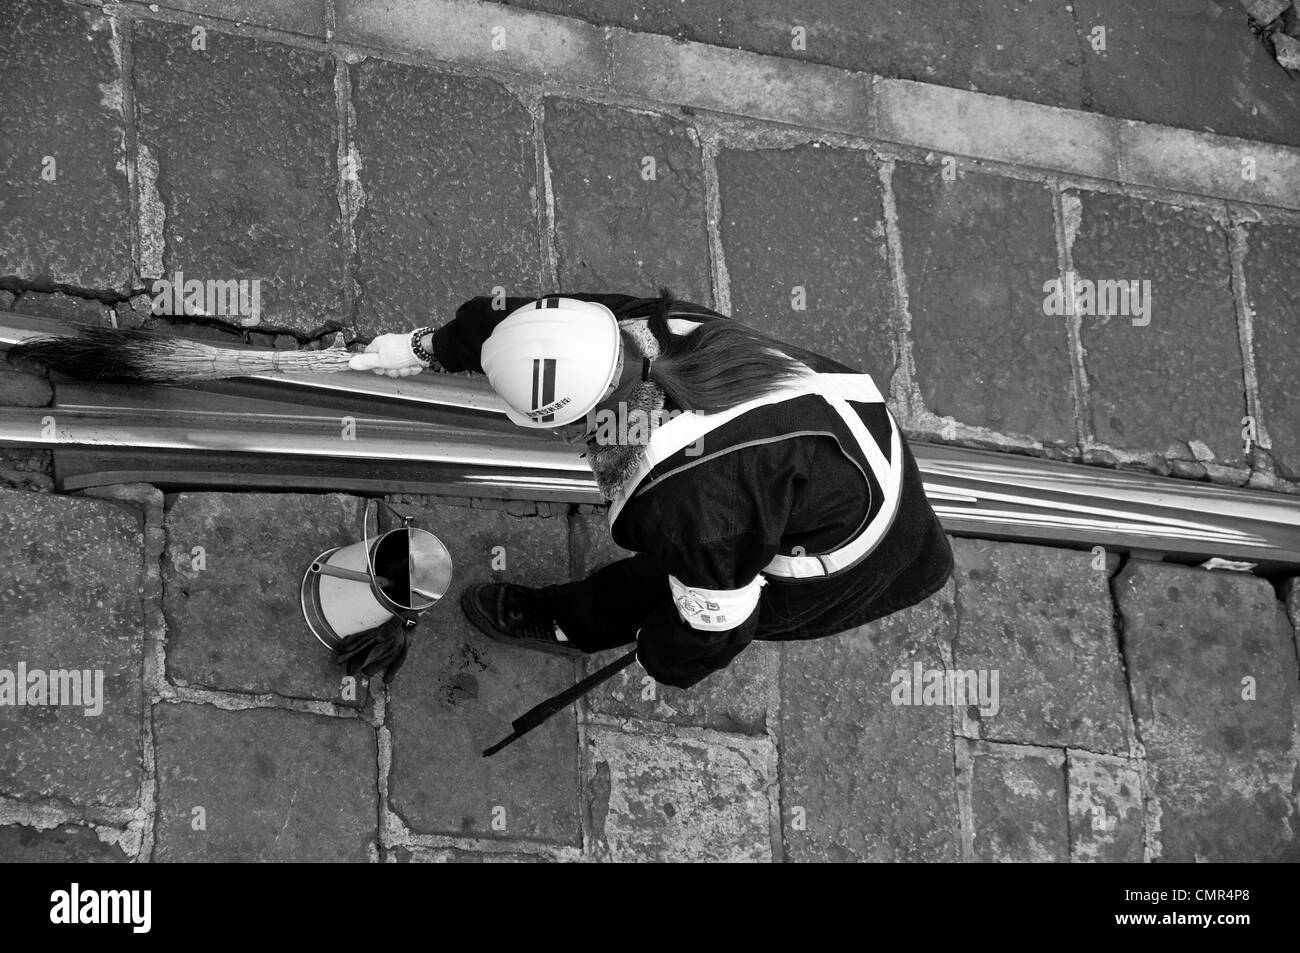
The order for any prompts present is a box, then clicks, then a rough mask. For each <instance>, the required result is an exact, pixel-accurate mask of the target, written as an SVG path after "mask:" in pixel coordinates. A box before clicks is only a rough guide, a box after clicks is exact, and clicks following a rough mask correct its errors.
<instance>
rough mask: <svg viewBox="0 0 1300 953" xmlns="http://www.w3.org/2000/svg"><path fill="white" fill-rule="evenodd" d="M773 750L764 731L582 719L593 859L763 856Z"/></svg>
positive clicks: (767, 845)
mask: <svg viewBox="0 0 1300 953" xmlns="http://www.w3.org/2000/svg"><path fill="white" fill-rule="evenodd" d="M771 757H772V752H771V744H770V742H768V741H767V740H766V739H761V740H760V739H746V738H736V739H734V740H727V741H724V740H722V736H718V737H716V738H709V739H708V740H704V739H700V738H695V737H689V736H685V735H660V734H634V733H629V732H622V731H615V730H612V729H608V728H599V727H595V726H590V727H588V729H587V750H586V758H585V763H584V768H583V770H584V772H585V773H586V780H587V797H588V800H589V805H588V808H589V810H590V812H591V814H590V816H591V825H592V840H593V848H592V849H593V853H594V855H595V857H596V858H597V859H600V860H608V861H613V862H616V863H626V862H636V861H642V862H645V861H654V862H700V861H710V862H725V863H738V862H767V861H770V860H771V859H772V842H771V828H770V821H771V817H770V812H771V808H770V802H769V797H770V794H769V786H770V784H771V777H770V775H769V769H768V764H769V763H770V761H771Z"/></svg>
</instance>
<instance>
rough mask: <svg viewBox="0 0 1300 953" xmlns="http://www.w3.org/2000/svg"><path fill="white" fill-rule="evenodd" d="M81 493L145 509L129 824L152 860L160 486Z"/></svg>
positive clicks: (162, 640) (163, 539) (161, 667)
mask: <svg viewBox="0 0 1300 953" xmlns="http://www.w3.org/2000/svg"><path fill="white" fill-rule="evenodd" d="M77 495H78V496H82V497H87V498H91V499H100V500H108V501H112V502H118V503H123V504H126V505H129V506H131V507H132V508H134V509H136V510H137V511H138V512H139V514H140V522H141V541H142V544H143V551H142V553H141V566H140V602H141V619H142V622H143V632H142V638H141V646H140V651H141V673H140V674H141V683H140V707H141V712H140V733H139V735H138V738H139V742H140V786H139V800H138V804H139V814H138V816H137V817H136V818H134V819H133V820H132V821H131V823H130V824H129V825H128V830H127V834H126V835H124V836H126V837H129V838H130V842H131V849H130V850H129V851H128V853H129V854H130V856H131V857H132V858H133V859H134V861H135V862H136V863H142V862H145V861H147V860H148V859H149V858H150V856H151V855H152V853H153V842H154V824H155V821H156V808H157V793H158V776H157V751H156V747H155V739H154V731H153V706H154V704H155V703H156V702H157V700H158V698H159V694H160V687H161V685H162V684H163V683H164V680H165V675H164V673H165V665H166V662H165V646H166V638H167V623H166V614H165V612H164V610H163V590H164V584H163V576H162V566H163V559H164V558H165V555H166V549H167V531H166V525H165V522H164V513H163V502H164V496H163V493H162V491H161V490H159V489H158V488H157V487H155V486H153V485H151V484H147V483H134V484H125V485H120V486H106V487H93V488H90V489H87V490H83V491H81V492H80V493H79V494H77Z"/></svg>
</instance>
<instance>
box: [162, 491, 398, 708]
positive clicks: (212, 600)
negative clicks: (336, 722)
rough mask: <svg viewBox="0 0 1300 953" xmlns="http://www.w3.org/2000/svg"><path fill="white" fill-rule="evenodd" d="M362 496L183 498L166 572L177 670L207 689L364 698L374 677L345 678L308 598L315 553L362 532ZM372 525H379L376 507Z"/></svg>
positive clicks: (172, 668)
mask: <svg viewBox="0 0 1300 953" xmlns="http://www.w3.org/2000/svg"><path fill="white" fill-rule="evenodd" d="M362 502H363V501H361V500H359V499H357V498H356V497H350V496H344V495H342V494H337V493H335V494H329V495H320V496H316V495H309V494H295V493H185V494H182V495H180V496H179V497H177V498H176V499H175V501H174V502H173V503H172V505H171V507H170V508H169V509H168V510H167V514H166V517H165V526H166V530H167V549H166V552H165V553H164V556H163V574H162V577H163V611H164V613H165V615H166V618H167V671H168V676H169V677H170V678H171V679H172V680H173V681H175V682H177V683H179V684H183V685H191V686H196V687H201V688H215V689H222V690H225V691H235V692H249V693H254V694H261V693H264V692H273V693H275V694H277V695H284V696H286V697H291V698H318V699H321V700H324V701H333V702H336V703H338V704H342V705H362V704H364V703H365V701H366V692H367V685H366V682H367V679H364V678H362V679H355V680H354V679H346V677H345V676H346V673H345V672H344V671H343V669H342V668H340V667H339V666H338V665H337V664H336V663H335V662H334V659H333V657H332V656H331V654H330V653H329V651H328V650H327V649H326V648H325V646H323V645H322V644H321V643H320V642H319V641H317V640H316V638H315V637H314V636H313V635H312V634H311V630H310V629H309V628H308V627H307V623H306V621H305V620H304V619H303V614H302V605H301V600H300V587H301V584H302V577H303V573H305V572H306V571H307V567H308V566H309V565H311V562H312V560H313V559H315V558H316V557H317V556H319V555H320V554H321V553H323V552H325V551H326V550H330V549H333V548H335V547H337V546H344V545H350V544H352V543H355V542H360V541H361V539H362V529H361V521H362ZM370 526H371V532H372V533H373V532H374V526H375V523H374V517H373V515H372V517H371V521H370ZM200 550H201V552H200ZM357 585H358V586H361V585H362V584H360V583H358V584H357ZM349 696H350V697H349Z"/></svg>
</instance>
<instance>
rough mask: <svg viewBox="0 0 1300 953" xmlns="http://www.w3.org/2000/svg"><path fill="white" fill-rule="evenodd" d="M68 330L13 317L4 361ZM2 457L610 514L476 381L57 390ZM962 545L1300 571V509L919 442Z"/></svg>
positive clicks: (366, 378)
mask: <svg viewBox="0 0 1300 953" xmlns="http://www.w3.org/2000/svg"><path fill="white" fill-rule="evenodd" d="M72 327H73V325H72V324H70V323H68V322H60V321H54V320H51V319H47V318H34V317H30V316H27V315H19V314H11V313H6V312H0V350H7V348H8V347H9V346H11V345H12V344H14V343H16V342H17V341H20V340H23V339H25V338H27V337H30V336H32V335H34V334H42V333H60V332H66V331H68V330H70V329H71V328H72ZM0 446H16V447H35V448H43V449H48V450H51V451H53V459H54V471H55V482H56V486H57V487H58V489H60V490H64V491H72V490H78V489H85V488H88V487H93V486H103V485H108V484H114V483H131V482H147V483H153V484H155V485H158V486H160V487H162V488H163V489H164V490H168V491H178V490H185V489H207V490H231V489H236V490H264V491H298V492H319V491H333V492H352V493H359V494H370V495H379V494H386V493H428V494H450V495H464V496H479V497H495V498H505V499H532V500H545V501H555V502H572V503H599V502H601V498H600V495H599V493H598V492H597V489H596V484H595V480H594V479H593V477H592V475H591V471H590V470H589V469H588V467H587V466H586V463H585V462H584V461H583V460H582V458H581V456H580V454H581V452H582V448H581V447H576V446H573V445H570V444H566V443H565V442H564V441H563V440H562V439H561V438H560V437H559V435H558V434H555V433H553V432H550V431H526V430H522V429H520V428H516V427H514V426H513V425H512V424H511V423H510V422H509V421H508V420H507V419H506V418H505V416H504V408H503V404H502V402H501V401H500V399H499V398H498V397H497V396H496V395H495V394H494V393H493V392H492V391H491V389H490V388H489V387H488V385H487V383H486V381H484V380H482V379H481V378H469V377H463V376H457V375H436V374H421V375H419V376H418V377H413V378H403V379H396V380H394V379H390V378H386V377H380V376H377V375H374V374H369V373H352V372H344V373H339V374H316V375H311V374H308V375H265V376H258V377H249V378H241V379H238V380H230V381H219V382H213V383H205V384H199V385H190V386H186V387H122V386H115V385H92V384H85V383H74V382H67V381H57V380H56V381H55V382H54V402H53V405H52V406H50V407H38V408H29V407H0ZM911 447H912V451H913V454H914V455H915V457H916V460H917V465H918V466H919V468H920V470H921V474H922V478H923V482H924V485H925V491H926V494H927V496H928V497H929V499H930V501H931V504H932V505H933V506H934V509H935V512H936V513H937V514H938V515H939V518H940V520H941V521H942V522H943V524H944V527H945V528H946V529H947V530H948V531H949V532H950V533H953V534H954V535H959V536H973V537H980V538H986V539H997V540H1011V541H1018V542H1026V543H1038V544H1042V545H1052V546H1066V547H1072V548H1084V549H1087V548H1092V547H1095V546H1102V547H1104V548H1105V549H1106V550H1108V551H1111V552H1140V553H1142V554H1144V555H1147V556H1159V557H1162V558H1165V559H1168V560H1171V561H1177V562H1184V563H1193V564H1197V563H1202V562H1204V561H1205V560H1208V559H1211V558H1215V557H1218V558H1220V559H1225V560H1232V561H1235V562H1245V563H1251V564H1253V565H1254V570H1255V572H1257V573H1259V574H1261V575H1266V576H1281V575H1294V574H1295V573H1296V571H1297V570H1298V569H1300V497H1295V496H1289V495H1287V494H1281V493H1268V492H1261V491H1256V490H1245V489H1238V488H1233V487H1224V486H1217V485H1214V484H1209V483H1202V482H1194V481H1186V480H1176V479H1170V478H1165V477H1158V476H1154V475H1148V474H1143V473H1138V472H1131V471H1122V470H1110V469H1105V468H1100V467H1094V466H1083V465H1080V464H1071V463H1062V462H1058V461H1052V460H1045V459H1041V458H1036V457H1028V456H1021V455H1016V454H1006V453H996V452H991V451H984V450H968V449H964V448H959V447H951V446H945V445H936V444H927V443H920V442H913V443H912V444H911Z"/></svg>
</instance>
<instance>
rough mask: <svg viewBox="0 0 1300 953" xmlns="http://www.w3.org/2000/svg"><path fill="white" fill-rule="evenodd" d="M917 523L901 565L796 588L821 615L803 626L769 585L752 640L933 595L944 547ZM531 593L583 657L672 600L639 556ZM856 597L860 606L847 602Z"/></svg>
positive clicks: (931, 522)
mask: <svg viewBox="0 0 1300 953" xmlns="http://www.w3.org/2000/svg"><path fill="white" fill-rule="evenodd" d="M919 522H920V529H919V531H918V532H917V533H916V535H917V536H918V537H919V538H920V540H922V545H921V548H920V550H919V552H917V553H915V554H914V555H912V556H911V557H910V558H908V559H907V560H906V562H903V563H902V564H898V563H895V564H893V565H892V566H891V567H890V571H889V572H888V573H886V572H884V571H882V570H881V569H880V568H878V567H873V566H871V565H865V566H863V567H861V569H860V570H858V571H857V572H856V573H855V574H854V575H850V576H847V577H845V578H844V579H842V580H837V581H835V582H833V583H831V582H820V581H819V582H818V583H815V584H808V583H805V584H804V586H809V585H812V586H813V587H814V588H804V587H800V591H801V593H802V595H803V597H804V601H805V602H806V603H807V604H808V605H810V606H818V607H823V608H825V609H827V610H828V611H826V612H824V613H821V614H819V615H817V616H814V617H813V618H809V619H808V621H807V622H806V623H804V624H798V623H792V622H790V621H787V620H786V619H784V618H782V617H781V616H780V614H779V613H777V612H773V611H770V610H771V608H772V607H771V600H772V598H773V595H774V587H775V588H780V583H770V584H769V586H768V588H767V589H765V590H764V591H763V594H762V596H761V597H760V600H759V605H760V611H761V612H762V616H761V620H760V624H759V628H758V632H757V633H756V634H755V636H754V638H755V639H757V640H759V641H798V640H803V639H810V638H823V637H825V636H828V635H835V634H837V633H840V632H845V631H847V630H849V629H853V628H857V627H858V626H861V625H866V624H867V623H869V622H873V621H875V620H876V619H880V618H883V617H885V616H888V615H892V614H893V613H895V612H899V611H901V610H903V609H906V608H908V607H910V606H914V605H916V604H917V603H918V602H921V601H922V600H924V599H927V598H929V597H930V596H931V595H933V594H934V593H936V592H938V591H939V590H940V589H941V588H943V586H944V584H945V583H946V582H947V580H948V578H949V577H950V576H951V575H952V569H953V554H952V548H951V546H950V545H949V543H948V539H947V536H946V534H945V533H944V530H943V527H942V525H941V524H940V523H939V520H938V518H937V517H935V516H934V514H933V513H932V512H928V511H927V512H926V513H925V514H922V518H921V519H920V520H919ZM911 529H913V528H912V527H909V530H911ZM879 555H880V556H886V557H887V556H888V554H884V553H882V554H879ZM535 591H536V592H537V593H539V594H540V596H541V598H542V599H543V600H544V603H545V606H546V608H548V609H549V610H550V612H551V616H552V618H554V619H555V621H556V623H557V624H558V625H559V627H560V628H561V629H562V630H563V631H564V634H565V635H566V636H567V637H568V638H569V641H570V642H571V643H573V645H574V646H575V647H576V648H579V649H581V650H582V651H584V652H600V651H603V650H605V649H612V648H617V647H618V646H620V645H628V644H630V643H632V642H635V641H636V634H637V630H638V629H639V628H640V627H641V625H642V624H643V623H644V621H645V619H646V617H647V616H648V615H649V614H650V613H651V611H653V610H654V608H655V607H656V606H658V605H661V604H662V603H663V600H665V599H670V598H671V597H672V590H671V589H670V588H669V586H668V572H667V570H666V569H665V568H664V566H663V564H662V563H660V562H659V561H658V560H657V559H655V557H653V556H651V555H649V554H647V553H637V554H636V555H633V556H630V557H628V558H626V559H619V560H616V561H615V562H612V563H609V564H607V565H605V566H602V567H601V568H600V569H598V570H596V571H595V572H594V573H592V574H591V575H590V576H588V577H587V578H586V579H582V580H579V581H577V582H569V583H563V584H560V585H556V586H544V587H541V588H539V589H537V590H535ZM858 593H861V594H862V596H864V597H865V601H862V600H855V599H854V598H853V597H854V596H855V595H857V594H858ZM828 603H829V604H828Z"/></svg>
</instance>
